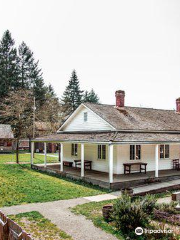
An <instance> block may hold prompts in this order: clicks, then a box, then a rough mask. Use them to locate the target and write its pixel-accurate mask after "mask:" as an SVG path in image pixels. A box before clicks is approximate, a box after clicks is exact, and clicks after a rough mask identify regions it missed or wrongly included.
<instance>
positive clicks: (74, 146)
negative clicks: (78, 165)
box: [71, 143, 78, 156]
mask: <svg viewBox="0 0 180 240" xmlns="http://www.w3.org/2000/svg"><path fill="white" fill-rule="evenodd" d="M71 155H72V156H77V155H78V145H77V144H74V143H73V144H72V145H71Z"/></svg>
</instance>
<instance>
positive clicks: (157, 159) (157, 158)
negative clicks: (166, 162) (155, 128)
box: [155, 144, 159, 177]
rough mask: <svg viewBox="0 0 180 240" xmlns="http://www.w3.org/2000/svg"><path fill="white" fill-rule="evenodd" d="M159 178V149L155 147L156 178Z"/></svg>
mask: <svg viewBox="0 0 180 240" xmlns="http://www.w3.org/2000/svg"><path fill="white" fill-rule="evenodd" d="M158 176H159V147H158V144H157V145H156V146H155V177H158Z"/></svg>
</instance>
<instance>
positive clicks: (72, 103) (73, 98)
mask: <svg viewBox="0 0 180 240" xmlns="http://www.w3.org/2000/svg"><path fill="white" fill-rule="evenodd" d="M82 96H83V91H81V90H80V86H79V80H78V77H77V74H76V71H75V70H73V72H72V75H71V78H70V80H69V84H68V86H67V87H66V89H65V91H64V93H63V96H62V99H61V101H62V109H63V111H64V113H65V116H67V115H69V114H71V113H72V112H73V111H74V110H75V109H76V108H77V107H78V106H79V105H80V104H81V103H82Z"/></svg>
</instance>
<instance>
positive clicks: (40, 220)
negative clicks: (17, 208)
mask: <svg viewBox="0 0 180 240" xmlns="http://www.w3.org/2000/svg"><path fill="white" fill-rule="evenodd" d="M8 217H9V218H11V219H12V220H13V221H15V222H16V223H18V224H19V226H21V227H22V229H23V230H25V231H26V232H27V233H30V234H31V236H32V238H33V239H34V240H36V239H41V240H54V239H56V240H63V239H66V240H72V238H71V237H70V236H69V235H67V234H66V233H65V232H63V231H62V230H60V229H59V228H58V227H57V226H56V225H54V224H53V223H52V222H51V221H50V220H48V219H46V218H44V217H43V216H42V215H41V214H40V213H39V212H35V211H34V212H28V213H20V214H17V215H10V216H8Z"/></svg>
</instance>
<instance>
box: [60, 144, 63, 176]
mask: <svg viewBox="0 0 180 240" xmlns="http://www.w3.org/2000/svg"><path fill="white" fill-rule="evenodd" d="M60 171H61V172H63V143H61V164H60Z"/></svg>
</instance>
